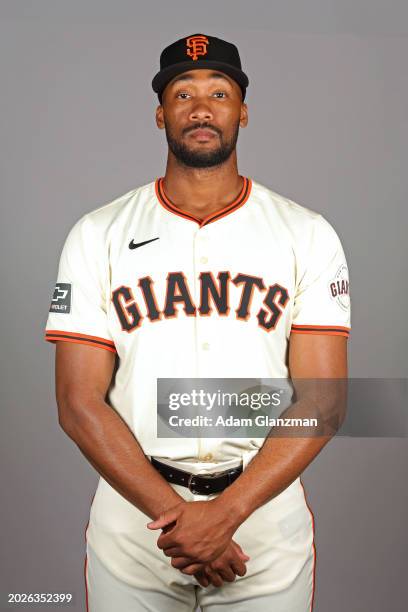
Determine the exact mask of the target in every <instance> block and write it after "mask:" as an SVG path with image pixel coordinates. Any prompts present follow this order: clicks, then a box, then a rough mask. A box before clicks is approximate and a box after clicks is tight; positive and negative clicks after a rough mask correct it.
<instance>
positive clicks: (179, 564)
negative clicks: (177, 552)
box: [171, 557, 191, 570]
mask: <svg viewBox="0 0 408 612" xmlns="http://www.w3.org/2000/svg"><path fill="white" fill-rule="evenodd" d="M171 564H172V566H173V567H175V568H176V569H179V570H182V569H184V568H185V567H187V566H188V565H191V559H186V558H185V557H174V558H173V559H172V560H171Z"/></svg>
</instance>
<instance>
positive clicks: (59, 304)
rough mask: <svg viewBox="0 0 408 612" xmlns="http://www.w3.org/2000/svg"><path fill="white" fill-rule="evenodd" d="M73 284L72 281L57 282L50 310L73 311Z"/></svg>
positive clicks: (62, 312)
mask: <svg viewBox="0 0 408 612" xmlns="http://www.w3.org/2000/svg"><path fill="white" fill-rule="evenodd" d="M71 296H72V285H71V284H70V283H57V284H56V285H55V289H54V295H53V296H52V300H51V306H50V312H59V313H61V314H68V313H69V312H71Z"/></svg>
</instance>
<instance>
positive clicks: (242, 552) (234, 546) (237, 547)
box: [232, 542, 251, 561]
mask: <svg viewBox="0 0 408 612" xmlns="http://www.w3.org/2000/svg"><path fill="white" fill-rule="evenodd" d="M232 546H233V548H235V550H236V552H237V553H238V555H239V556H240V557H241V558H242V559H244V561H249V559H250V558H251V557H249V556H248V555H247V554H246V553H244V551H243V550H242V548H241V546H240V545H239V544H237V543H236V542H232Z"/></svg>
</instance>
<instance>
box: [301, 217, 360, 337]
mask: <svg viewBox="0 0 408 612" xmlns="http://www.w3.org/2000/svg"><path fill="white" fill-rule="evenodd" d="M313 224H314V225H313V229H312V232H311V234H310V236H309V241H308V247H307V249H306V250H305V251H304V255H303V256H302V257H301V259H302V261H300V262H299V265H298V280H297V286H296V292H295V298H294V306H293V315H292V326H291V333H297V334H330V335H336V336H345V337H347V338H348V337H349V334H350V330H351V318H350V293H349V274H348V266H347V261H346V257H345V254H344V251H343V247H342V245H341V242H340V239H339V237H338V235H337V233H336V232H335V230H334V229H333V227H332V226H331V225H330V223H329V222H328V221H327V220H326V219H325V218H324V217H323V216H321V215H318V216H317V217H316V218H315V219H314V222H313Z"/></svg>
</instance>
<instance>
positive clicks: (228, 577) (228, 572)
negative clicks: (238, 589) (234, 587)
mask: <svg viewBox="0 0 408 612" xmlns="http://www.w3.org/2000/svg"><path fill="white" fill-rule="evenodd" d="M212 568H213V569H214V570H216V571H217V572H218V574H219V575H220V576H221V578H222V579H223V580H225V581H226V582H234V580H235V578H236V574H235V572H233V571H232V568H231V566H229V565H225V566H223V567H218V566H216V567H213V566H212Z"/></svg>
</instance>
